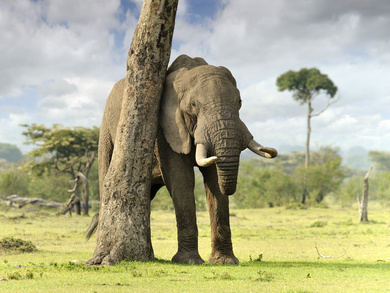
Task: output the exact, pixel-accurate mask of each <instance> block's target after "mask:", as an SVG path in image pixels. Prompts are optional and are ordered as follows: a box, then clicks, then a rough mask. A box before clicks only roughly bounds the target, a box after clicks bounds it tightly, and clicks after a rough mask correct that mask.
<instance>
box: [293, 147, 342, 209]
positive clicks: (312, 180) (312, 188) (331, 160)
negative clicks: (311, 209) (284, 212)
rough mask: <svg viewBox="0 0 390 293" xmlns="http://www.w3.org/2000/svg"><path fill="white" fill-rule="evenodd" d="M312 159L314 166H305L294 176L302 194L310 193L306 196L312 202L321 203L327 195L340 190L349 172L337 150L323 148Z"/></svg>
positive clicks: (299, 168)
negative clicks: (343, 165)
mask: <svg viewBox="0 0 390 293" xmlns="http://www.w3.org/2000/svg"><path fill="white" fill-rule="evenodd" d="M312 157H313V158H312V164H311V165H310V166H309V167H307V168H306V166H304V165H301V166H299V167H297V168H296V169H295V171H294V174H293V176H294V177H295V181H296V182H298V183H299V184H300V186H301V188H302V192H304V191H305V190H306V191H309V192H308V194H306V196H308V197H309V198H311V201H312V202H315V203H320V202H321V201H322V200H323V199H324V197H325V196H326V195H327V194H329V193H331V192H335V191H337V190H338V189H339V188H340V186H341V184H342V183H343V180H344V178H345V176H346V172H347V170H346V169H344V168H343V167H342V165H341V163H342V159H341V156H340V155H339V154H338V150H337V149H335V148H331V147H329V146H326V147H321V148H320V150H319V151H317V152H314V153H313V156H312ZM304 202H305V200H302V203H304Z"/></svg>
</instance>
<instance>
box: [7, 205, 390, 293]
mask: <svg viewBox="0 0 390 293" xmlns="http://www.w3.org/2000/svg"><path fill="white" fill-rule="evenodd" d="M369 208H370V207H369ZM53 214H54V212H52V211H47V210H46V211H39V210H34V208H32V207H25V208H22V209H19V210H9V211H7V212H5V206H0V227H1V229H0V239H2V238H3V237H6V236H13V237H15V238H21V239H23V240H28V241H31V242H32V243H33V244H35V246H36V247H37V248H38V251H36V252H32V253H23V254H15V253H10V252H4V251H1V252H0V279H6V280H7V281H5V280H3V281H0V292H390V213H389V211H388V210H387V209H384V208H381V207H374V208H370V209H369V219H370V220H371V222H370V223H369V224H358V223H357V220H358V213H357V210H356V209H339V208H333V209H317V208H311V209H307V210H286V209H285V208H273V209H258V210H233V211H232V212H231V226H232V233H233V244H234V251H235V254H236V256H237V257H238V258H239V259H240V262H241V263H240V265H239V266H216V265H210V264H207V263H206V264H204V265H179V264H173V263H171V262H170V261H169V260H170V258H171V257H172V256H173V255H174V254H175V252H176V247H177V242H176V227H175V225H176V224H175V218H174V214H173V212H168V211H166V212H165V211H158V212H152V241H153V247H154V252H155V256H156V258H157V260H156V261H152V262H145V263H142V262H122V263H121V264H119V265H116V266H113V267H86V266H84V265H83V262H84V261H86V260H88V259H89V258H90V257H91V256H92V253H93V250H94V248H95V241H94V240H91V241H89V242H86V241H85V240H84V235H83V233H84V231H85V230H86V229H87V227H88V224H89V221H90V218H88V217H80V216H73V217H58V216H54V215H53ZM198 224H199V236H200V237H199V246H200V254H201V256H202V257H203V258H204V259H205V260H207V259H208V254H209V253H210V237H209V234H210V232H209V221H208V214H207V212H201V213H198ZM320 255H322V257H321V256H320ZM260 256H261V257H260Z"/></svg>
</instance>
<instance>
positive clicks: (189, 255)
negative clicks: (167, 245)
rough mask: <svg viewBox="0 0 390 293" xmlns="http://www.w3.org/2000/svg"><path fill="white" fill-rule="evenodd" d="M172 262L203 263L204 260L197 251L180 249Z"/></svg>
mask: <svg viewBox="0 0 390 293" xmlns="http://www.w3.org/2000/svg"><path fill="white" fill-rule="evenodd" d="M172 262H177V263H186V264H190V265H194V264H197V265H201V264H203V263H204V260H203V259H202V258H201V257H200V255H199V253H198V252H197V251H178V252H177V253H176V254H175V255H174V257H173V258H172Z"/></svg>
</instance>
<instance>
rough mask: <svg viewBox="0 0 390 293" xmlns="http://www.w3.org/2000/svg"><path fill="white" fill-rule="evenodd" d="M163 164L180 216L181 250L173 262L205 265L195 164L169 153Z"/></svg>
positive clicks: (169, 189)
mask: <svg viewBox="0 0 390 293" xmlns="http://www.w3.org/2000/svg"><path fill="white" fill-rule="evenodd" d="M160 154H161V148H160ZM160 162H161V171H162V173H163V178H164V182H165V184H166V186H167V189H168V191H169V193H170V195H171V197H172V200H173V204H174V207H175V213H176V225H177V239H178V250H177V253H176V254H175V256H174V257H173V258H172V261H173V262H178V263H188V264H202V263H204V261H203V259H202V258H201V257H200V255H199V252H198V227H197V222H196V208H195V196H194V187H195V178H194V168H193V162H190V160H189V158H187V157H186V156H184V155H180V154H177V153H175V152H173V151H172V150H170V151H169V150H166V149H165V151H163V155H160Z"/></svg>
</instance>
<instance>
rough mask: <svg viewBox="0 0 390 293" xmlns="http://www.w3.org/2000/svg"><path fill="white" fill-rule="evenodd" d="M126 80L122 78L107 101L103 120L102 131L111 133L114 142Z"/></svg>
mask: <svg viewBox="0 0 390 293" xmlns="http://www.w3.org/2000/svg"><path fill="white" fill-rule="evenodd" d="M125 81H126V80H125V78H122V79H121V80H119V81H118V82H117V83H115V85H114V87H113V88H112V90H111V93H110V95H109V96H108V98H107V101H106V107H105V109H104V114H103V120H102V125H101V128H103V129H101V131H105V132H107V131H108V132H109V134H110V137H111V138H112V140H113V141H112V142H114V141H115V134H116V128H117V126H118V123H119V117H120V114H121V108H122V99H123V93H124V88H125Z"/></svg>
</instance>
